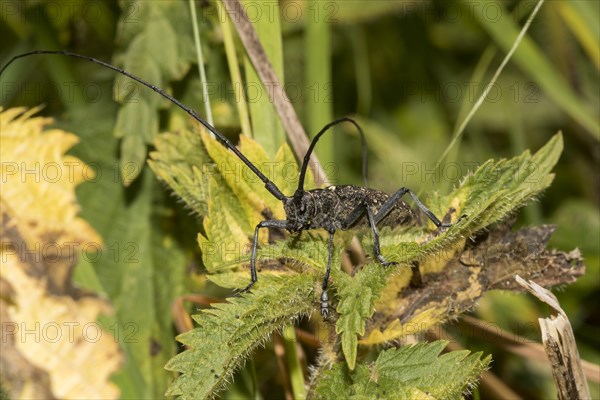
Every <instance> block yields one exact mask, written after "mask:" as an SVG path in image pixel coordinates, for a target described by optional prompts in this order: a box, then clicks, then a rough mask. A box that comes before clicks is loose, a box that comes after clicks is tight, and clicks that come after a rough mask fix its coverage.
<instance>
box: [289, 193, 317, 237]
mask: <svg viewBox="0 0 600 400" xmlns="http://www.w3.org/2000/svg"><path fill="white" fill-rule="evenodd" d="M283 208H284V210H285V215H286V220H287V229H288V231H290V232H299V231H301V230H303V229H308V228H309V226H310V222H311V220H312V219H313V217H314V214H315V209H316V208H315V202H314V197H313V196H312V195H311V194H310V192H305V191H301V192H298V191H296V193H295V194H294V195H293V196H291V197H287V198H286V199H285V200H284V203H283Z"/></svg>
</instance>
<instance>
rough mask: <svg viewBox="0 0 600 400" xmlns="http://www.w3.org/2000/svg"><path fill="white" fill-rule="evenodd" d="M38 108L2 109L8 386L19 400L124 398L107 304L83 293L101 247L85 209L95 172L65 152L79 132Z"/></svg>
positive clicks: (2, 301)
mask: <svg viewBox="0 0 600 400" xmlns="http://www.w3.org/2000/svg"><path fill="white" fill-rule="evenodd" d="M37 111H38V110H37V109H33V110H26V109H24V108H16V109H9V110H6V111H4V110H2V109H1V108H0V144H1V145H0V159H1V163H0V165H1V183H0V185H1V188H2V190H1V191H0V203H1V206H2V210H1V215H0V234H1V239H0V242H1V257H2V260H1V262H0V288H1V289H2V294H1V297H0V318H1V320H2V354H1V356H0V365H1V366H2V368H1V371H2V373H1V376H0V378H1V382H2V387H3V389H5V390H7V391H8V392H9V394H10V397H11V398H48V397H55V398H117V397H118V396H119V389H118V387H117V386H116V385H115V384H113V383H112V382H110V380H109V378H110V376H111V375H112V374H113V373H114V372H115V371H117V369H118V368H119V365H120V364H121V363H122V355H121V353H120V351H119V349H118V346H117V343H116V341H115V339H114V338H113V337H112V335H111V334H109V333H108V332H106V331H104V330H102V329H101V328H100V325H99V324H98V322H97V318H98V315H99V314H100V313H110V312H111V307H110V306H109V305H108V304H107V303H106V302H104V301H102V300H100V299H98V298H96V297H94V296H92V295H90V294H87V293H82V292H81V291H79V290H77V289H75V288H74V287H73V285H72V282H71V273H72V270H73V268H74V266H75V265H76V263H77V260H78V254H80V252H81V251H82V249H83V248H84V247H85V246H89V245H90V244H93V247H97V246H100V244H101V239H100V236H99V235H98V234H97V233H96V231H95V230H94V229H93V228H92V227H91V226H90V225H89V224H88V223H87V222H86V221H84V220H83V219H81V218H79V217H78V216H77V215H78V213H79V205H78V203H77V199H76V197H75V188H76V186H77V185H78V184H79V183H81V182H83V181H84V180H86V179H91V178H93V177H94V172H93V170H92V169H91V168H89V166H87V165H85V164H84V163H83V162H82V161H81V160H79V159H77V158H75V157H72V156H68V155H65V152H66V151H67V150H69V149H70V148H71V147H72V146H73V145H74V144H75V143H77V136H75V135H73V134H71V133H67V132H65V131H62V130H58V129H49V130H44V129H45V127H46V126H47V125H48V124H49V123H51V122H52V121H51V119H49V118H42V117H33V115H34V114H35V113H36V112H37Z"/></svg>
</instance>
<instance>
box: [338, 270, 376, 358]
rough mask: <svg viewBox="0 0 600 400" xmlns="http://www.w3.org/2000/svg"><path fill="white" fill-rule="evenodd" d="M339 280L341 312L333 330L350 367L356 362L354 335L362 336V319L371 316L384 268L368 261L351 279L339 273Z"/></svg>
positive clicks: (356, 343)
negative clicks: (340, 339)
mask: <svg viewBox="0 0 600 400" xmlns="http://www.w3.org/2000/svg"><path fill="white" fill-rule="evenodd" d="M338 275H339V276H335V277H336V278H337V279H336V281H340V279H341V284H338V286H340V289H339V290H338V294H339V296H340V302H339V303H338V306H337V311H338V313H339V314H340V317H339V319H338V320H337V324H336V332H337V333H339V334H341V335H342V350H343V352H344V355H345V356H346V362H347V363H348V367H349V368H350V369H354V365H355V363H356V348H357V346H358V337H357V335H361V336H362V335H364V333H365V321H366V319H367V318H369V317H370V316H371V315H373V312H374V311H375V309H374V304H375V300H377V299H378V298H379V292H380V291H381V289H383V287H384V286H385V282H386V277H387V274H386V272H385V267H383V266H382V265H381V264H379V263H376V262H372V263H369V264H367V265H366V266H365V267H364V268H363V269H362V270H360V272H358V273H357V274H356V275H355V276H354V278H351V277H349V276H348V275H345V276H344V275H342V274H338Z"/></svg>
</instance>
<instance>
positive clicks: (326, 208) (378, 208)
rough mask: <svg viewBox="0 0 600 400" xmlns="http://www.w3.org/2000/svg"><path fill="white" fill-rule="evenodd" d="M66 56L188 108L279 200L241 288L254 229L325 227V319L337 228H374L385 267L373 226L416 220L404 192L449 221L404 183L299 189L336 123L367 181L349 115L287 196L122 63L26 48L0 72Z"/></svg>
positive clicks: (376, 250) (305, 164)
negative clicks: (349, 139) (279, 211)
mask: <svg viewBox="0 0 600 400" xmlns="http://www.w3.org/2000/svg"><path fill="white" fill-rule="evenodd" d="M41 54H47V55H65V56H69V57H74V58H79V59H83V60H87V61H90V62H93V63H95V64H99V65H102V66H104V67H106V68H109V69H111V70H113V71H115V72H118V73H120V74H122V75H125V76H126V77H128V78H130V79H133V80H134V81H136V82H138V83H140V84H142V85H144V86H146V87H148V88H150V89H152V90H153V91H155V92H156V93H158V94H159V95H161V96H162V97H164V98H166V99H167V100H169V101H171V102H172V103H174V104H175V105H176V106H178V107H179V108H181V109H182V110H184V111H185V112H187V113H188V114H189V115H190V116H191V117H192V118H194V119H195V120H196V121H198V122H200V123H201V124H202V125H204V126H205V127H206V129H208V130H209V131H210V132H212V133H213V134H214V136H215V138H216V139H217V140H218V141H219V142H220V143H221V144H222V145H223V146H225V147H226V148H228V149H229V150H231V151H232V152H233V153H235V155H236V156H238V157H239V159H240V160H242V162H243V163H244V164H246V166H248V168H250V170H252V172H254V174H255V175H256V176H258V178H259V179H260V180H261V181H263V183H264V184H265V188H266V189H267V190H268V191H269V193H271V194H272V195H273V196H275V197H276V198H277V199H278V200H281V201H282V202H283V208H284V210H285V215H286V219H285V220H265V221H261V222H260V223H259V224H258V225H256V228H255V229H254V239H253V242H252V253H251V256H250V278H251V281H250V284H249V285H248V286H246V287H245V288H244V289H243V290H242V292H246V291H248V290H250V288H251V287H252V286H253V285H254V284H255V283H256V281H257V280H258V276H257V273H256V248H257V246H258V231H259V229H260V228H280V229H286V230H288V231H289V232H291V233H295V232H302V231H304V230H307V229H319V228H322V229H325V230H326V231H327V232H328V233H329V256H328V260H327V269H326V270H325V276H324V277H323V283H322V292H321V314H322V315H323V317H324V318H327V316H328V313H329V308H328V302H329V296H328V295H327V285H328V281H329V274H330V272H331V260H332V257H333V235H334V233H335V231H337V230H338V229H341V230H347V229H351V228H360V227H369V228H370V229H371V231H372V233H373V252H374V254H375V256H376V257H377V260H378V261H379V262H380V263H381V264H382V265H384V266H389V265H394V264H396V263H395V262H389V261H386V259H385V258H384V257H383V255H382V254H381V251H380V248H379V232H378V230H377V225H378V224H379V225H382V226H398V225H413V224H415V223H416V221H417V219H416V215H415V213H414V212H413V210H412V209H411V208H410V207H409V206H408V205H407V204H406V203H405V202H404V201H402V197H403V196H404V195H405V194H407V193H408V194H409V195H410V196H411V197H412V198H413V200H414V201H415V203H416V204H417V206H418V207H419V208H420V209H421V211H423V213H424V214H425V215H426V216H427V217H428V218H429V219H430V220H431V221H432V222H433V223H434V224H435V226H436V227H438V228H448V227H450V226H451V224H446V223H442V222H441V221H440V220H439V219H438V218H437V217H436V216H435V215H434V214H433V213H432V212H431V211H429V209H428V208H427V207H426V206H425V205H424V204H423V203H421V201H419V199H418V198H417V196H416V195H415V194H414V193H413V192H412V191H411V190H410V189H408V188H405V187H403V188H401V189H399V190H398V191H396V193H394V194H393V195H391V196H390V195H388V194H387V193H384V192H382V191H379V190H376V189H370V188H366V187H360V186H352V185H338V186H329V187H326V188H324V189H310V190H304V178H305V176H306V169H307V167H308V162H309V159H310V155H311V154H312V152H313V150H314V148H315V145H316V144H317V142H318V141H319V139H320V138H321V136H322V135H323V134H324V133H325V132H327V130H329V129H330V128H331V127H333V126H334V125H337V124H339V123H341V122H349V123H351V124H353V125H354V126H355V127H356V128H357V130H358V132H359V133H360V136H361V142H362V146H363V149H362V150H363V151H362V158H363V169H362V172H363V178H364V180H365V183H366V148H365V137H364V133H363V131H362V129H361V128H360V126H359V125H358V124H357V123H356V122H355V121H354V120H352V119H351V118H347V117H344V118H339V119H336V120H334V121H333V122H330V123H329V124H327V125H325V126H324V127H323V129H321V131H319V133H317V135H316V136H315V137H314V138H313V140H312V142H311V144H310V147H309V148H308V151H307V152H306V155H305V156H304V160H303V162H302V167H301V169H300V177H299V182H298V188H297V189H296V192H295V193H294V194H293V195H291V196H286V195H284V194H283V193H281V191H280V190H279V188H278V187H277V186H275V184H274V183H273V182H271V181H270V180H269V178H267V177H266V176H265V175H264V174H263V173H262V172H260V171H259V169H258V168H256V167H255V166H254V164H252V162H251V161H250V160H248V159H247V158H246V156H244V154H242V152H241V151H239V150H238V149H237V148H236V147H235V146H234V145H233V144H232V143H231V142H230V141H229V139H227V138H226V137H225V136H223V135H222V134H221V133H219V131H217V130H216V129H215V128H214V127H213V126H212V125H210V124H209V123H208V122H206V121H205V120H204V119H202V118H201V117H200V116H199V115H198V114H196V112H195V111H194V110H192V109H191V108H190V107H188V106H186V105H185V104H183V103H181V102H180V101H179V100H177V99H175V98H174V97H173V96H171V95H170V94H168V93H166V92H165V91H163V90H162V89H160V88H159V87H157V86H155V85H153V84H151V83H149V82H147V81H145V80H143V79H142V78H139V77H137V76H135V75H132V74H131V73H129V72H127V71H125V70H123V69H122V68H118V67H115V66H113V65H111V64H108V63H106V62H104V61H101V60H98V59H95V58H93V57H88V56H84V55H81V54H76V53H72V52H70V51H66V50H65V51H54V50H36V51H31V52H28V53H23V54H20V55H17V56H15V57H13V58H12V59H11V60H10V61H9V62H8V63H7V64H6V65H5V66H4V67H3V68H2V69H1V70H0V76H1V75H2V73H3V72H4V70H5V69H6V68H7V67H8V66H9V65H10V64H12V63H13V62H14V61H15V60H17V59H19V58H23V57H29V56H33V55H41Z"/></svg>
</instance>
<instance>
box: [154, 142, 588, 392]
mask: <svg viewBox="0 0 600 400" xmlns="http://www.w3.org/2000/svg"><path fill="white" fill-rule="evenodd" d="M190 143H191V145H190ZM186 146H187V147H186ZM156 148H157V151H156V152H153V153H152V154H151V158H152V161H151V164H150V165H151V167H152V169H153V170H154V171H155V172H156V174H157V175H158V176H159V178H160V179H161V180H163V181H164V182H166V183H167V184H168V185H169V186H171V188H172V189H173V190H174V191H175V193H177V194H178V195H179V196H180V197H181V198H182V199H183V200H184V201H185V203H186V204H187V205H188V206H190V208H192V210H194V211H195V212H196V213H198V214H200V215H205V218H204V232H203V233H202V234H199V236H198V241H199V244H200V247H201V249H202V254H203V261H204V264H205V267H206V269H207V271H208V278H209V279H210V280H212V281H213V282H215V283H216V284H218V285H220V286H223V287H227V288H242V287H245V286H246V285H247V284H248V282H249V278H250V276H249V270H248V269H249V268H248V264H249V248H250V246H251V243H252V237H253V234H254V227H255V226H256V224H257V223H258V222H259V221H260V220H262V219H265V218H273V219H283V218H285V214H284V212H283V207H282V204H281V203H280V202H279V201H278V200H276V199H274V198H273V197H272V196H271V195H270V194H269V193H268V192H267V191H266V190H265V189H264V184H263V183H262V182H261V181H260V180H258V179H256V177H255V176H254V175H253V174H252V173H251V172H250V171H249V170H248V168H247V167H246V166H245V165H243V163H241V162H240V161H239V159H237V157H236V156H235V155H234V154H233V153H232V152H231V151H228V150H227V149H225V148H224V147H223V146H221V145H220V144H219V143H217V142H216V141H215V140H214V139H212V138H210V137H209V136H208V134H206V133H204V132H202V133H201V135H196V136H195V137H193V135H192V134H189V133H180V134H172V133H169V134H165V135H161V136H160V137H159V138H158V139H157V141H156ZM240 148H241V150H242V151H243V152H244V154H246V155H247V156H248V158H249V159H251V160H252V161H253V162H254V163H255V165H257V167H259V168H260V169H261V171H263V173H265V174H266V175H267V176H269V177H270V178H271V179H272V180H273V181H274V182H276V183H277V185H278V186H279V187H280V188H281V190H282V191H283V192H284V193H287V194H292V193H293V191H294V189H295V187H296V184H297V165H296V164H295V162H294V159H293V156H292V155H291V152H290V150H289V148H288V147H287V146H286V145H284V146H283V147H282V148H281V149H280V150H279V151H278V152H277V155H276V156H275V159H274V160H272V159H270V158H269V156H268V155H267V154H266V152H265V151H264V150H263V149H262V148H261V147H260V146H259V145H258V144H256V142H254V141H253V140H252V139H249V138H247V137H242V138H241V140H240ZM561 150H562V137H561V135H560V134H557V135H556V136H555V137H553V138H552V139H551V140H550V141H549V142H548V143H547V144H546V145H545V146H544V147H543V148H542V149H540V150H539V151H538V152H537V153H536V154H535V155H533V156H532V155H531V154H530V153H529V152H528V151H526V152H524V153H523V154H521V155H520V156H518V157H515V158H513V159H510V160H500V161H488V162H486V163H485V164H484V165H482V166H481V167H480V168H478V169H477V170H476V171H475V172H474V173H472V174H470V175H468V176H467V177H465V178H464V179H463V181H462V182H461V184H460V186H459V187H458V188H457V189H456V190H454V191H453V192H452V193H450V194H449V195H446V196H433V197H432V198H430V199H427V204H428V206H429V207H430V208H431V210H432V211H433V212H434V213H435V214H436V215H439V216H444V215H446V219H448V218H450V217H452V222H453V225H452V226H451V227H450V228H448V229H446V230H444V231H443V232H439V231H438V230H435V227H434V226H433V225H432V224H429V225H428V226H418V227H411V228H406V227H395V228H394V229H389V228H385V229H382V230H381V232H380V233H381V250H382V253H383V254H384V255H385V256H386V258H387V259H388V260H390V261H396V262H398V263H399V264H400V265H399V266H398V267H387V268H385V267H382V266H381V265H380V264H379V263H377V262H371V263H368V264H366V265H365V266H363V267H362V268H361V270H360V271H358V272H357V273H356V274H355V275H354V276H350V275H348V274H346V273H344V272H342V271H341V270H340V252H341V250H342V247H340V246H339V245H338V243H337V241H338V240H339V238H338V239H336V245H335V249H334V258H333V263H332V282H331V283H332V290H331V291H330V293H331V294H330V298H332V303H334V304H335V300H336V299H337V306H336V307H335V309H336V310H337V313H338V318H337V322H336V332H337V333H338V334H340V344H341V346H340V347H341V350H342V352H343V354H344V356H345V361H346V362H345V363H343V364H342V363H338V364H335V363H334V365H333V367H331V368H330V369H328V367H326V366H324V365H321V367H319V368H318V369H317V370H316V371H317V372H316V373H315V375H314V376H313V386H312V387H313V392H314V395H315V396H316V397H319V398H331V397H340V396H343V397H347V398H372V397H373V393H379V394H380V395H381V398H407V399H408V398H442V397H443V398H458V397H459V396H460V394H461V393H462V392H463V390H464V389H465V387H468V386H469V385H471V384H472V383H473V382H474V381H475V379H476V378H477V376H478V374H479V373H480V372H481V371H482V370H483V369H484V368H485V367H486V365H487V363H488V362H489V359H488V358H486V359H484V360H481V357H480V355H479V354H474V355H468V352H453V353H449V354H445V355H442V356H438V355H439V353H440V352H441V350H442V349H443V347H444V346H445V344H444V343H441V342H440V343H437V344H431V345H419V346H414V347H407V348H400V349H390V350H387V351H383V352H381V353H379V357H378V359H377V361H376V362H375V364H374V365H365V364H364V363H361V362H360V359H359V357H358V351H357V347H358V345H359V344H362V345H373V344H379V343H384V342H388V341H390V340H393V339H396V338H398V337H400V336H402V335H405V334H407V333H416V332H418V331H420V330H423V329H427V328H429V327H430V326H432V325H434V324H436V323H440V322H442V321H444V320H446V319H448V318H449V317H451V316H453V315H456V314H458V313H460V312H463V311H464V310H466V309H468V308H469V307H472V306H473V304H474V302H475V300H476V299H477V298H479V297H480V296H481V295H482V294H483V292H484V291H486V290H491V289H494V288H498V287H502V286H501V285H506V283H505V282H506V281H507V278H506V277H505V276H504V275H502V274H501V273H499V272H498V271H499V270H498V268H501V269H507V268H506V267H507V265H509V266H511V267H510V268H508V269H507V270H511V271H512V269H514V268H517V269H519V271H521V273H522V274H523V275H525V276H527V273H535V272H536V271H539V270H540V269H541V268H546V267H547V266H548V265H554V266H555V267H556V271H555V272H556V275H558V272H559V271H561V268H562V266H564V265H569V266H571V264H570V262H571V261H575V262H579V261H577V260H576V258H577V257H575V256H574V255H573V256H572V257H571V256H568V255H565V254H564V253H561V254H559V255H556V254H554V253H552V254H554V255H548V253H546V252H545V244H546V243H547V240H548V238H549V235H550V234H551V230H549V229H546V228H545V227H539V228H532V229H529V230H522V231H519V232H517V233H515V234H513V233H510V232H508V231H507V230H508V228H509V227H510V225H506V224H505V225H506V229H504V228H503V229H499V228H496V226H504V225H498V222H499V221H501V220H504V219H507V217H508V216H509V215H510V214H512V213H514V211H515V210H516V209H518V208H519V207H521V206H523V205H524V204H525V203H526V202H527V201H529V200H531V199H533V198H535V196H537V195H538V194H539V193H540V192H541V191H542V190H544V189H545V188H546V187H547V186H548V185H550V183H551V181H552V179H553V175H552V174H551V173H550V171H551V169H552V167H553V166H554V164H555V163H556V161H557V159H558V157H559V155H560V153H561ZM291 166H292V167H293V168H290V167H291ZM290 170H293V171H294V174H292V175H293V179H290ZM188 185H203V187H202V188H193V187H189V186H188ZM306 187H314V181H313V180H312V177H310V178H309V181H308V182H307V184H306ZM494 224H496V225H494ZM482 229H486V230H487V232H489V234H488V235H487V236H485V238H487V239H485V238H484V239H479V240H476V241H473V240H471V242H469V243H470V244H469V246H466V238H468V237H471V238H474V237H478V236H477V233H478V232H480V231H482ZM283 234H284V232H278V231H277V230H271V231H269V230H267V229H264V230H261V234H260V235H259V249H258V252H257V265H258V266H259V268H260V270H261V273H260V277H259V281H258V283H257V284H256V285H255V286H254V287H253V290H252V292H251V293H248V294H246V295H244V296H243V297H240V298H234V299H230V303H227V304H220V305H215V306H214V307H215V308H214V309H212V310H207V311H204V312H202V313H201V314H199V315H195V316H194V319H195V320H196V322H198V324H199V327H198V328H196V329H194V330H193V331H191V332H188V333H185V334H183V335H181V336H180V337H178V340H179V341H180V342H182V343H184V344H185V345H186V346H188V350H185V351H184V352H183V353H181V354H179V355H177V356H176V357H174V358H173V359H172V360H171V361H170V362H169V363H168V364H167V369H169V370H172V371H177V372H180V373H181V375H180V376H179V378H178V379H177V380H176V382H175V383H174V384H173V385H172V386H171V387H170V388H169V391H168V394H170V395H181V396H182V397H183V398H210V397H214V396H215V394H216V392H217V391H218V390H219V389H221V388H223V386H224V385H225V382H226V381H227V379H228V378H229V377H230V376H231V374H232V373H233V372H234V371H235V369H236V368H238V367H239V366H240V365H242V364H243V362H244V360H245V359H246V358H247V357H248V355H249V353H250V351H251V350H252V349H254V348H255V347H256V346H257V345H258V344H260V343H262V342H263V341H264V340H266V338H267V337H268V336H269V334H270V333H271V332H273V331H274V330H277V329H281V327H282V326H283V325H284V324H289V323H291V322H293V321H294V320H295V319H297V318H298V317H300V316H302V315H305V314H309V313H311V312H314V311H315V310H317V307H316V306H317V304H319V295H320V291H319V290H315V289H316V288H319V287H320V283H321V282H320V281H321V279H322V276H323V272H324V270H325V267H326V265H327V259H328V244H327V235H326V234H325V233H324V232H321V231H312V232H305V233H304V234H303V235H302V236H300V237H298V236H297V237H294V238H290V239H288V240H274V239H275V238H277V237H278V236H279V237H280V236H282V235H283ZM528 237H529V238H533V239H535V240H533V241H531V243H532V244H535V248H538V249H539V250H540V251H538V252H536V257H529V256H526V255H524V254H523V252H524V251H525V252H526V250H527V248H525V247H523V246H522V243H523V242H526V240H527V238H528ZM270 243H271V244H270ZM363 244H364V247H365V249H367V250H368V251H371V250H372V247H373V244H372V237H371V235H369V234H367V235H365V236H364V237H363ZM498 246H500V247H498ZM491 248H498V249H499V251H500V253H498V254H500V256H499V257H498V258H491V257H489V255H490V254H491V253H490V249H491ZM469 257H471V258H473V259H475V261H473V265H472V266H471V267H470V268H464V267H461V268H458V269H457V266H460V265H465V263H466V265H470V264H469V262H470V259H468V258H469ZM502 257H504V258H502ZM457 260H460V262H459V261H457ZM461 263H462V264H461ZM487 265H490V266H491V267H490V270H489V271H486V270H485V267H486V266H487ZM544 265H545V266H546V267H542V266H544ZM409 266H410V267H409ZM492 267H493V268H492ZM513 267H514V268H513ZM415 268H416V269H418V271H419V272H420V275H421V277H422V279H423V282H425V283H424V284H423V285H422V288H419V287H416V288H415V287H413V286H411V285H409V283H410V281H411V279H412V278H413V270H414V269H415ZM511 268H512V269H511ZM445 271H446V272H447V271H450V272H448V273H449V274H450V275H449V277H448V278H444V275H443V273H444V272H445ZM522 271H525V273H523V272H522ZM528 271H529V272H528ZM486 273H487V274H488V275H485V274H486ZM436 277H437V278H436ZM440 277H441V278H444V279H445V280H443V281H442V282H441V283H440V282H438V281H436V279H438V280H439V278H440ZM455 281H456V282H455ZM551 281H552V279H550V280H549V282H551ZM442 283H445V286H444V287H446V286H447V287H448V289H444V288H443V287H441V286H440V285H441V284H442ZM453 285H454V286H453ZM457 285H458V286H457ZM459 286H460V287H459ZM504 287H506V286H504ZM428 290H429V291H428ZM448 290H451V291H450V292H448ZM334 293H337V296H336V295H334ZM334 304H332V306H331V308H332V309H333V306H334ZM334 314H335V313H334ZM401 321H402V322H401ZM407 322H408V323H411V324H415V325H416V326H418V327H419V328H418V329H417V330H416V331H415V330H414V329H412V330H411V329H409V326H408V325H406V324H407ZM386 393H387V394H386Z"/></svg>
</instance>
